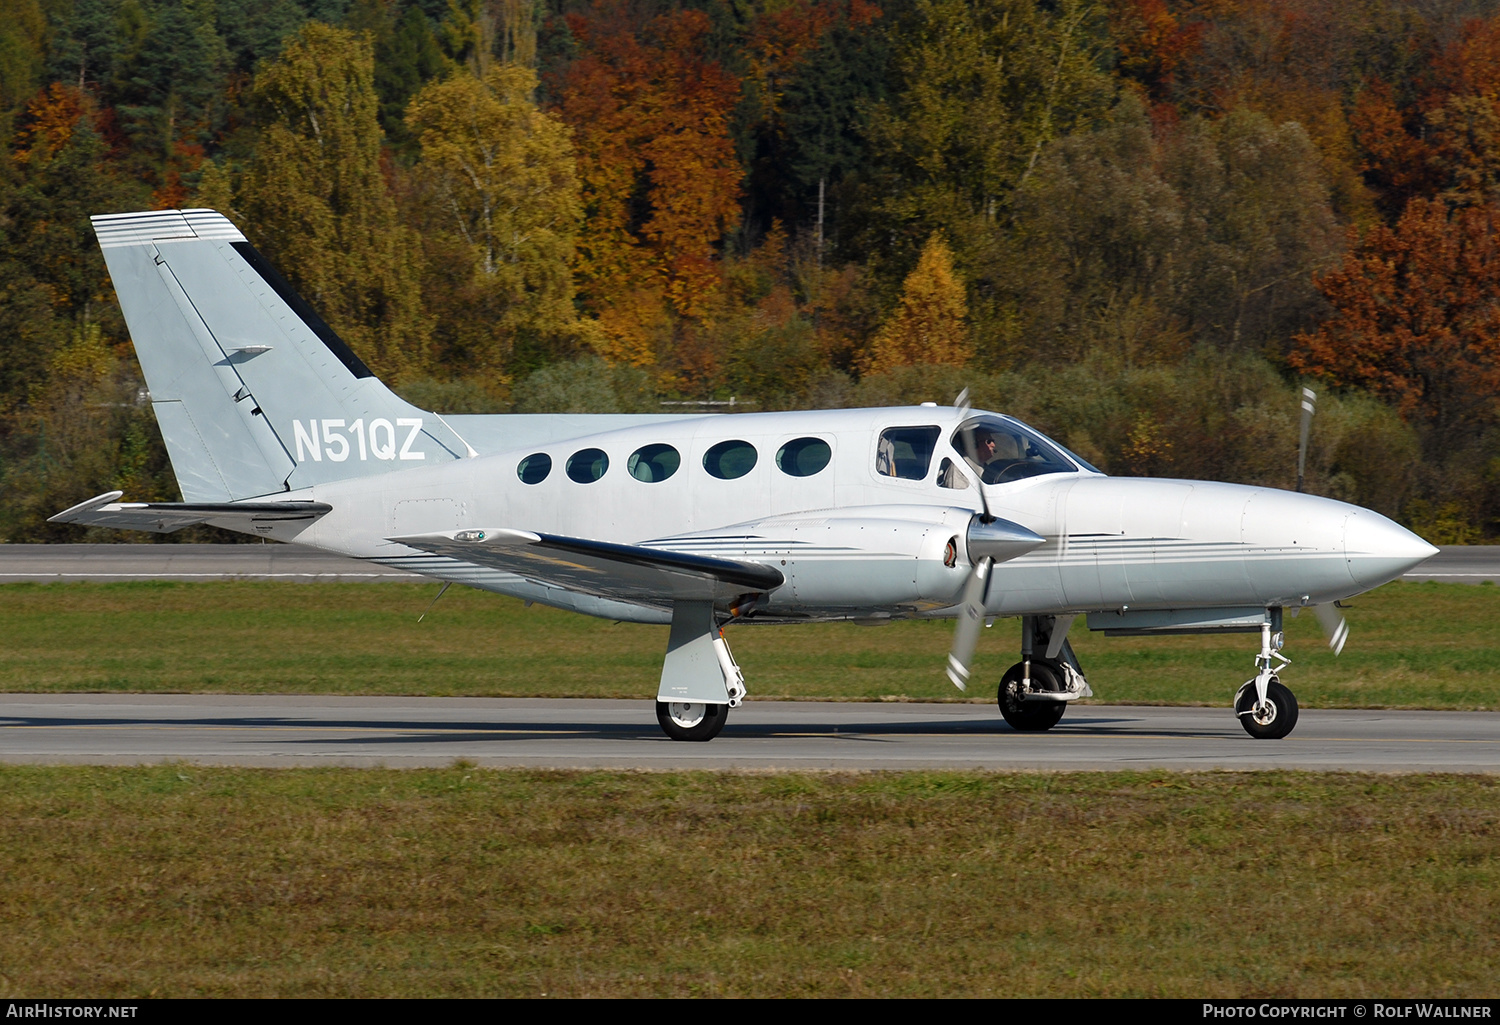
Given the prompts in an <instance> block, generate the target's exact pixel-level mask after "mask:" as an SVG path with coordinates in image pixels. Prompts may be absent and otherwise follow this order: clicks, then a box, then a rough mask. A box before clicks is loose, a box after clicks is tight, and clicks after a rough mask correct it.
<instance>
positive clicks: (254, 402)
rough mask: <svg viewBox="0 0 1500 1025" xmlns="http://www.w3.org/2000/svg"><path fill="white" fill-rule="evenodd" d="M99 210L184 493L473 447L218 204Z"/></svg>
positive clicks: (271, 486)
mask: <svg viewBox="0 0 1500 1025" xmlns="http://www.w3.org/2000/svg"><path fill="white" fill-rule="evenodd" d="M93 222H94V232H95V234H97V235H98V237H99V245H100V247H101V248H102V249H103V250H104V261H105V263H106V264H108V266H109V273H110V277H111V278H112V279H113V281H114V286H115V293H116V294H117V295H118V296H119V299H120V307H121V309H123V310H124V312H125V323H126V324H127V325H129V327H130V335H131V338H132V340H133V341H134V342H135V350H136V354H137V355H138V356H139V357H140V361H141V369H142V370H143V371H144V372H145V374H146V386H147V387H148V388H149V389H150V391H151V403H152V406H153V408H154V410H155V412H156V420H157V423H159V424H160V425H161V433H162V438H163V439H164V440H165V441H166V444H167V454H168V455H169V456H170V457H171V459H172V469H173V470H174V471H176V473H177V481H178V484H179V485H180V486H181V487H182V496H183V499H184V500H185V501H188V502H227V501H235V500H239V499H243V498H254V497H259V496H263V495H271V494H275V493H278V492H284V491H291V490H296V489H298V488H303V487H306V486H308V485H311V484H320V483H324V482H327V481H333V480H342V479H344V478H348V477H361V476H366V475H370V474H377V473H386V472H389V471H391V470H395V469H405V468H408V467H413V466H424V465H430V464H432V463H434V462H440V461H444V460H449V459H459V458H463V457H464V456H465V455H473V454H474V453H473V450H472V449H470V448H469V446H468V445H467V444H466V443H465V442H464V440H463V439H462V438H460V437H459V436H458V435H457V434H455V433H454V432H453V431H452V430H451V429H450V428H449V427H448V425H447V424H445V423H443V422H442V420H441V419H440V418H439V417H437V416H435V415H433V414H431V413H427V412H424V411H422V410H420V409H418V408H416V407H415V406H413V405H411V404H410V403H408V402H405V401H403V400H402V399H400V398H398V397H397V396H396V395H395V394H394V393H392V392H391V390H390V389H388V388H387V387H386V386H385V385H383V384H381V383H380V381H378V380H377V379H376V378H375V376H374V374H372V373H371V372H370V369H369V368H368V367H366V366H365V365H364V363H363V362H361V361H360V358H359V357H358V356H356V355H355V354H354V352H353V351H351V350H350V348H349V347H348V346H347V345H345V344H344V342H343V340H341V339H340V338H339V336H338V335H336V334H335V333H334V332H333V330H332V329H331V328H330V327H329V326H328V325H327V324H325V323H324V322H323V320H322V318H321V317H319V316H318V315H317V314H316V313H314V312H313V310H312V308H311V307H309V306H308V305H307V303H306V302H304V301H303V300H302V298H301V297H300V296H299V295H297V293H296V292H295V291H293V290H292V287H291V286H290V285H288V284H287V282H286V280H285V279H284V278H282V277H281V275H280V274H278V273H276V271H275V270H274V269H273V268H272V267H271V266H270V264H268V263H266V261H265V258H264V257H262V256H261V255H260V254H259V253H258V252H256V251H255V249H254V248H253V247H252V246H251V245H250V243H248V242H247V241H245V236H244V235H242V234H241V233H240V232H239V230H238V229H237V228H235V226H234V225H233V224H231V223H229V221H228V220H227V219H226V218H224V217H223V216H222V215H220V214H218V213H215V212H214V211H212V210H158V211H151V212H146V213H131V214H109V215H104V216H98V217H95V218H93Z"/></svg>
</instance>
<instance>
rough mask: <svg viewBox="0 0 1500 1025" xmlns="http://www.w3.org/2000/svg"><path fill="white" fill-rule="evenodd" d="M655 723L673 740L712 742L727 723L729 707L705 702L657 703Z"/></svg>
mask: <svg viewBox="0 0 1500 1025" xmlns="http://www.w3.org/2000/svg"><path fill="white" fill-rule="evenodd" d="M656 721H657V722H659V723H661V728H662V730H663V731H664V732H665V733H666V735H667V736H669V737H671V738H672V739H673V740H713V739H714V738H715V737H717V736H718V735H719V731H720V730H722V729H723V728H724V724H725V723H726V722H728V721H729V706H728V705H713V704H709V703H708V702H706V701H658V702H657V703H656Z"/></svg>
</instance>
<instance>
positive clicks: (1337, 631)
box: [1313, 605, 1349, 655]
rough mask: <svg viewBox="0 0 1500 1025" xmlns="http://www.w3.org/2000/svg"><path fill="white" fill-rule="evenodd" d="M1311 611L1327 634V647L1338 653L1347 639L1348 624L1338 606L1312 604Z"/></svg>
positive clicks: (1341, 650)
mask: <svg viewBox="0 0 1500 1025" xmlns="http://www.w3.org/2000/svg"><path fill="white" fill-rule="evenodd" d="M1313 613H1314V614H1315V615H1317V617H1318V624H1319V625H1320V626H1322V627H1323V633H1325V634H1327V635H1328V647H1329V648H1331V649H1333V653H1334V654H1335V655H1338V654H1340V653H1342V652H1343V650H1344V642H1345V641H1347V640H1348V639H1349V624H1348V623H1347V622H1345V621H1344V617H1343V615H1342V614H1341V613H1340V612H1339V610H1338V607H1337V606H1334V605H1314V606H1313Z"/></svg>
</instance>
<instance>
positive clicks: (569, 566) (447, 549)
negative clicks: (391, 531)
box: [388, 530, 786, 605]
mask: <svg viewBox="0 0 1500 1025" xmlns="http://www.w3.org/2000/svg"><path fill="white" fill-rule="evenodd" d="M388 540H391V541H395V542H396V543H398V544H403V545H406V546H407V547H409V548H415V549H417V550H419V551H423V552H431V553H432V554H434V555H445V556H448V557H449V558H452V559H461V560H463V561H464V562H469V563H473V564H474V565H477V566H487V567H490V568H492V569H500V570H505V571H506V572H508V573H514V574H516V575H517V576H520V577H524V578H526V579H528V580H534V581H536V582H538V583H542V584H547V585H549V586H552V587H560V588H564V589H566V590H569V591H576V592H580V593H583V594H591V595H595V596H597V597H600V598H609V599H613V600H615V601H625V602H634V603H643V604H652V605H660V604H662V603H664V602H671V601H730V600H732V599H734V598H736V597H739V596H740V595H744V594H746V593H751V592H765V591H770V590H773V589H775V588H777V587H780V586H781V585H782V583H784V582H785V579H786V578H785V577H783V576H782V574H781V571H780V570H778V569H775V568H773V567H771V566H763V565H761V564H760V563H755V562H739V561H734V560H730V559H717V558H711V557H709V556H704V555H688V554H685V553H682V552H672V551H662V550H660V549H657V548H643V547H641V546H640V545H621V544H611V543H610V542H607V541H589V540H586V539H584V538H577V537H562V536H559V535H557V534H535V533H532V532H530V531H525V530H460V531H449V532H446V533H441V534H419V535H416V536H413V537H393V538H389V539H388Z"/></svg>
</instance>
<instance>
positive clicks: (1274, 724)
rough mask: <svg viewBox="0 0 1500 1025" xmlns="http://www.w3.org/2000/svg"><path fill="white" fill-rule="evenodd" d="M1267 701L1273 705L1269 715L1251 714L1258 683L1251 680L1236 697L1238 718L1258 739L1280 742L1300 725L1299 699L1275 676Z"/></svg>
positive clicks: (1235, 711) (1246, 729)
mask: <svg viewBox="0 0 1500 1025" xmlns="http://www.w3.org/2000/svg"><path fill="white" fill-rule="evenodd" d="M1266 700H1267V702H1269V703H1270V706H1271V707H1270V713H1269V715H1263V716H1259V717H1257V716H1256V715H1255V714H1254V713H1252V712H1251V711H1250V710H1251V709H1252V708H1254V707H1255V681H1254V680H1251V681H1250V682H1249V683H1247V684H1245V685H1244V686H1243V687H1241V688H1240V692H1239V693H1238V694H1236V695H1235V696H1234V713H1235V716H1236V717H1237V718H1238V719H1239V720H1240V725H1241V726H1243V727H1245V732H1246V733H1248V734H1250V736H1252V737H1254V738H1255V739H1256V740H1280V739H1281V738H1282V737H1284V736H1286V735H1287V734H1288V733H1290V732H1292V729H1293V727H1295V726H1296V725H1297V699H1296V698H1295V697H1294V696H1293V695H1292V692H1291V691H1289V690H1287V689H1286V688H1285V687H1284V686H1282V684H1281V681H1280V680H1278V679H1276V678H1274V677H1273V678H1272V679H1271V686H1270V687H1268V688H1267V689H1266Z"/></svg>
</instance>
